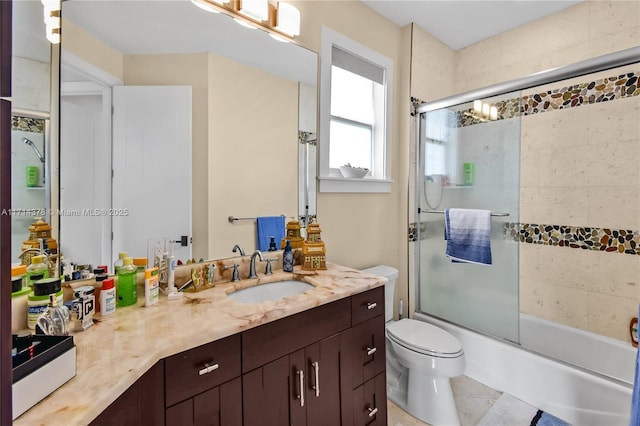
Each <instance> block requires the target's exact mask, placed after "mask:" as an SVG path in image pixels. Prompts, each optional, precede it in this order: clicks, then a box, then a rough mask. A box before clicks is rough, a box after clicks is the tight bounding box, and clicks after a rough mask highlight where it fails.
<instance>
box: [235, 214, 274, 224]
mask: <svg viewBox="0 0 640 426" xmlns="http://www.w3.org/2000/svg"><path fill="white" fill-rule="evenodd" d="M280 216H282V217H286V216H285V215H283V214H281V215H280ZM256 219H257V218H255V217H235V216H229V217H228V218H227V220H229V223H233V222H235V221H236V220H256Z"/></svg>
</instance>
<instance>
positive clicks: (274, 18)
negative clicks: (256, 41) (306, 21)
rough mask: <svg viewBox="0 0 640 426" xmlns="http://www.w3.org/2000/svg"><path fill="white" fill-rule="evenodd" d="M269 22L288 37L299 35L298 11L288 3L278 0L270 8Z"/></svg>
mask: <svg viewBox="0 0 640 426" xmlns="http://www.w3.org/2000/svg"><path fill="white" fill-rule="evenodd" d="M270 23H271V26H273V27H274V28H275V29H277V30H278V31H280V32H283V33H285V34H286V35H288V36H290V37H295V36H298V35H300V11H299V10H298V9H296V8H295V7H294V6H292V5H290V4H289V3H284V2H278V3H277V6H276V7H275V8H273V9H271V16H270Z"/></svg>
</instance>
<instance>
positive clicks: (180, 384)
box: [164, 334, 240, 407]
mask: <svg viewBox="0 0 640 426" xmlns="http://www.w3.org/2000/svg"><path fill="white" fill-rule="evenodd" d="M164 365H165V367H164V374H165V405H166V406H167V407H169V406H171V405H173V404H175V403H177V402H180V401H184V400H185V399H188V398H191V397H192V396H194V395H196V394H199V393H201V392H204V391H206V390H208V389H211V388H213V387H215V386H218V385H220V384H222V383H224V382H227V381H229V380H231V379H233V378H235V377H238V376H240V334H235V335H233V336H229V337H226V338H224V339H221V340H216V341H214V342H211V343H207V344H206V345H202V346H198V347H197V348H193V349H190V350H188V351H184V352H181V353H179V354H176V355H172V356H170V357H168V358H166V359H165V363H164Z"/></svg>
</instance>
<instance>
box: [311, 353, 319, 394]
mask: <svg viewBox="0 0 640 426" xmlns="http://www.w3.org/2000/svg"><path fill="white" fill-rule="evenodd" d="M311 366H312V367H313V372H314V374H315V376H316V382H315V383H314V384H313V386H312V387H311V388H312V389H314V390H315V391H316V397H319V396H320V374H319V372H320V364H319V363H318V361H314V362H312V363H311Z"/></svg>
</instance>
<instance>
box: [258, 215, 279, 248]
mask: <svg viewBox="0 0 640 426" xmlns="http://www.w3.org/2000/svg"><path fill="white" fill-rule="evenodd" d="M256 228H257V229H258V250H260V251H267V250H269V237H274V241H275V242H276V248H278V249H279V248H280V241H281V240H282V239H283V238H284V216H263V217H258V218H257V219H256Z"/></svg>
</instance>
